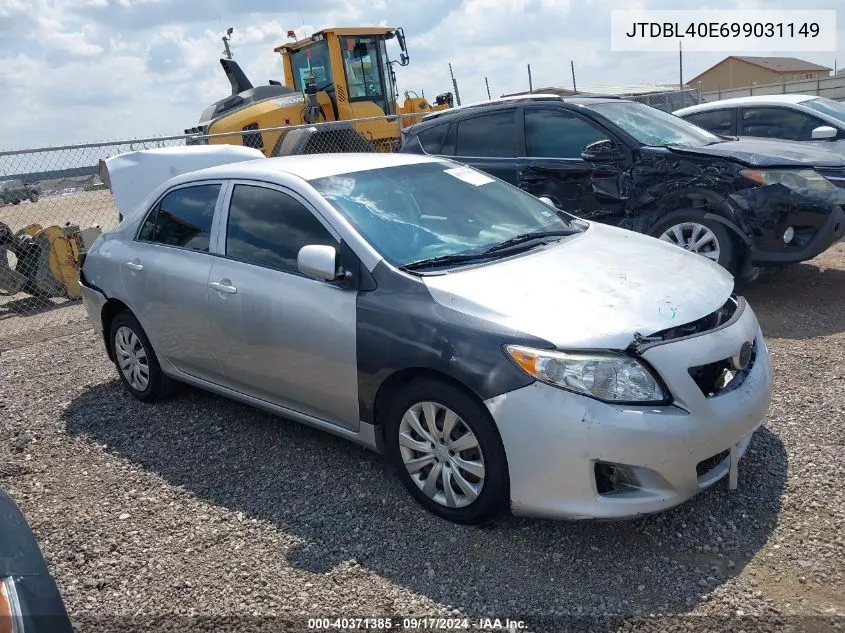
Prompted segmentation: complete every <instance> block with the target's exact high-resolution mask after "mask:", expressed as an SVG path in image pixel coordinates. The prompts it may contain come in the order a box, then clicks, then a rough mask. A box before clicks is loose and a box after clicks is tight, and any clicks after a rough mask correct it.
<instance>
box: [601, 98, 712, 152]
mask: <svg viewBox="0 0 845 633" xmlns="http://www.w3.org/2000/svg"><path fill="white" fill-rule="evenodd" d="M586 107H587V108H589V109H590V110H593V111H594V112H597V113H599V114H601V115H602V116H603V117H605V118H606V119H608V120H609V121H610V122H611V123H613V124H614V125H616V126H617V127H619V128H621V129H622V130H624V131H625V132H627V133H628V134H630V135H631V136H632V137H634V138H635V139H636V140H637V141H639V142H640V143H642V144H643V145H650V146H655V147H666V146H669V145H678V146H686V147H701V146H703V145H710V144H713V143H719V142H722V140H723V139H721V138H719V137H718V136H716V135H715V134H712V133H710V132H708V131H706V130H703V129H702V128H700V127H698V126H695V125H693V124H692V123H689V122H687V121H684V120H683V119H682V118H681V117H678V116H675V115H674V114H669V113H668V112H663V111H662V110H658V109H657V108H653V107H651V106H649V105H646V104H644V103H636V102H631V101H606V102H602V103H595V104H592V105H588V106H586Z"/></svg>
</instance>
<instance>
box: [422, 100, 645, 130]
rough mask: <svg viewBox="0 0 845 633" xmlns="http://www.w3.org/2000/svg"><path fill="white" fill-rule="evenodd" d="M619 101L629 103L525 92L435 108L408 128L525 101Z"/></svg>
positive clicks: (580, 102)
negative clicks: (525, 93) (523, 93)
mask: <svg viewBox="0 0 845 633" xmlns="http://www.w3.org/2000/svg"><path fill="white" fill-rule="evenodd" d="M619 101H624V102H628V103H631V101H630V100H628V99H620V98H619V97H614V96H611V95H592V94H583V95H573V96H567V97H564V96H561V95H558V94H553V93H534V94H527V95H512V96H510V97H502V98H500V99H493V100H491V101H478V102H476V103H467V104H465V105H459V106H455V107H454V108H447V109H446V110H437V111H435V112H430V113H429V114H426V115H425V116H424V117H423V119H422V121H420V122H419V123H415V124H414V125H412V126H410V127H409V128H408V130H409V131H411V130H413V131H416V130H422V129H424V128H427V127H429V126H434V125H437V124H439V123H442V122H443V121H444V120H451V119H452V118H454V117H458V116H461V115H463V114H467V115H469V114H478V113H480V112H486V111H491V112H494V111H496V110H499V109H501V108H506V107H510V106H512V105H513V104H520V103H521V104H526V103H543V104H556V105H566V104H574V105H587V104H591V103H606V102H607V103H610V102H612V103H617V102H619Z"/></svg>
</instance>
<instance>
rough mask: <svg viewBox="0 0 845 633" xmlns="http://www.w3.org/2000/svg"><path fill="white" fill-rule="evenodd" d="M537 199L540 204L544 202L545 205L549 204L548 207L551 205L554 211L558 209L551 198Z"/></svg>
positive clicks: (542, 197) (541, 197)
mask: <svg viewBox="0 0 845 633" xmlns="http://www.w3.org/2000/svg"><path fill="white" fill-rule="evenodd" d="M537 199H538V200H539V201H540V202H542V203H543V204H547V205H549V206H550V207H551V208H552V209H557V207H556V206H555V203H554V202H552V199H551V198H549V197H548V196H540V197H539V198H537Z"/></svg>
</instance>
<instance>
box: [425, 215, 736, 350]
mask: <svg viewBox="0 0 845 633" xmlns="http://www.w3.org/2000/svg"><path fill="white" fill-rule="evenodd" d="M423 281H424V283H425V284H426V286H427V287H428V289H429V292H430V293H431V295H432V297H433V298H434V300H435V301H437V302H438V303H440V304H441V305H443V306H445V307H447V308H451V309H453V310H457V311H459V312H463V313H465V314H468V315H472V316H474V317H478V318H482V319H486V320H488V321H493V322H495V323H497V324H499V325H501V326H504V327H507V328H510V329H513V330H515V331H518V332H523V333H525V334H528V335H531V336H537V337H540V338H543V339H545V340H547V341H549V342H551V343H552V344H554V345H555V346H556V347H558V348H571V349H575V348H596V347H600V348H608V349H624V348H626V347H627V346H628V345H629V344H631V343H632V342H633V341H634V336H635V334H636V333H639V334H642V335H643V336H647V335H650V334H654V333H655V332H659V331H661V330H664V329H666V328H669V327H674V326H678V325H682V324H684V323H689V322H691V321H695V320H697V319H700V318H702V317H704V316H707V315H708V314H710V313H711V312H714V311H715V310H717V309H718V308H720V307H721V306H722V305H723V304H724V303H725V301H727V300H728V298H729V297H730V295H731V292H732V290H733V286H734V283H733V277H732V276H731V275H730V274H729V273H728V272H727V271H725V270H724V269H723V268H721V267H720V266H718V265H717V264H715V263H714V262H712V261H710V260H708V259H706V258H704V257H702V256H701V255H695V254H692V253H689V252H687V251H685V250H683V249H681V248H679V247H678V246H674V245H672V244H669V243H668V242H662V241H660V240H657V239H655V238H653V237H648V236H645V235H642V234H640V233H634V232H632V231H628V230H625V229H619V228H616V227H611V226H608V225H603V224H593V223H591V224H590V225H589V228H588V230H586V231H585V232H584V233H581V234H578V235H575V236H572V237H567V238H564V239H563V240H561V241H559V242H557V243H555V244H554V245H552V246H549V247H545V248H538V249H536V250H533V251H529V252H528V253H525V254H522V255H519V256H517V257H514V258H511V259H507V260H501V261H498V262H495V263H492V264H487V265H482V266H478V267H473V268H467V269H462V270H456V271H453V272H449V273H446V274H443V275H427V276H424V277H423Z"/></svg>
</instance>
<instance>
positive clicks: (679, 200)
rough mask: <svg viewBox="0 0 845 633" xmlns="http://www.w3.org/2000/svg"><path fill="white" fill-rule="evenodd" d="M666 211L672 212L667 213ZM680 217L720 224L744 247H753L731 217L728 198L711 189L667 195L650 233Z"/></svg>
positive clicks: (652, 223)
mask: <svg viewBox="0 0 845 633" xmlns="http://www.w3.org/2000/svg"><path fill="white" fill-rule="evenodd" d="M666 209H671V210H669V211H665V210H666ZM680 215H692V216H697V217H699V218H702V219H707V220H713V221H715V222H719V223H720V224H722V225H724V226H725V227H726V228H728V229H729V230H730V234H731V235H732V236H733V237H735V238H736V239H738V240H739V241H740V242H741V243H742V244H743V245H745V246H750V245H751V240H750V239H749V237H748V235H747V234H746V232H745V231H743V230H742V228H741V227H740V226H739V225H738V224H737V222H736V221H735V220H734V219H733V218H732V217H731V216H732V215H733V212H732V210H731V206H730V202H729V200H728V198H727V197H726V196H723V195H721V194H718V193H716V192H715V191H712V190H710V189H697V188H689V189H681V190H678V191H675V192H672V193H671V194H669V195H667V196H666V197H665V198H664V199H662V200H661V201H660V207H659V209H658V212H657V213H655V214H654V216H653V217H652V221H651V222H650V226H649V227H648V232H649V233H652V231H653V230H654V227H656V226H658V225H660V224H663V223H664V222H666V221H667V220H671V219H672V218H673V217H675V216H680Z"/></svg>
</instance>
